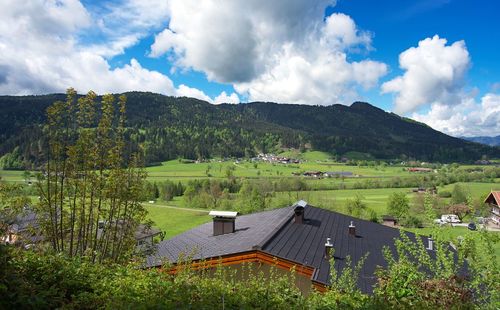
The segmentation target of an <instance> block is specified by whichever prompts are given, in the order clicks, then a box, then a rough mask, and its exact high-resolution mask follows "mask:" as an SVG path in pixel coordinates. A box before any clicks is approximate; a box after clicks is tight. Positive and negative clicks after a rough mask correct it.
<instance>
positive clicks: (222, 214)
mask: <svg viewBox="0 0 500 310" xmlns="http://www.w3.org/2000/svg"><path fill="white" fill-rule="evenodd" d="M208 215H210V216H213V217H214V218H213V219H214V236H218V235H225V234H230V233H234V231H235V220H236V215H238V212H234V211H210V213H209V214H208Z"/></svg>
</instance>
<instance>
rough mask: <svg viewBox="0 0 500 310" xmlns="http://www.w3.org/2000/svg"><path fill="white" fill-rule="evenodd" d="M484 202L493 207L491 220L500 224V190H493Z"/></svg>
mask: <svg viewBox="0 0 500 310" xmlns="http://www.w3.org/2000/svg"><path fill="white" fill-rule="evenodd" d="M484 203H487V204H489V206H490V208H491V210H490V220H491V221H492V222H493V223H494V224H496V225H500V191H491V192H490V194H489V195H488V197H486V199H485V200H484Z"/></svg>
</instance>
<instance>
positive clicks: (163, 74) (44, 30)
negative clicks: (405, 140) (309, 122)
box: [0, 0, 500, 136]
mask: <svg viewBox="0 0 500 310" xmlns="http://www.w3.org/2000/svg"><path fill="white" fill-rule="evenodd" d="M0 6H1V9H0V94H2V95H30V94H47V93H54V92H64V91H65V89H67V88H68V87H74V88H76V89H77V90H78V92H80V93H86V92H87V91H89V90H93V91H95V92H97V93H100V94H103V93H119V92H125V91H151V92H155V93H161V94H165V95H169V96H188V97H195V98H199V99H202V100H206V101H208V102H210V103H212V104H220V103H234V104H237V103H246V102H252V101H269V102H278V103H293V104H309V105H332V104H345V105H350V104H351V103H352V102H354V101H366V102H369V103H371V104H373V105H375V106H377V107H380V108H381V109H383V110H385V111H388V112H394V113H396V114H398V115H401V116H405V117H410V118H412V119H415V120H418V121H421V122H424V123H426V124H428V125H429V126H431V127H433V128H435V129H437V130H440V131H442V132H445V133H447V134H450V135H453V136H496V135H500V59H499V58H500V56H499V55H500V53H499V52H498V51H499V50H500V31H499V30H500V18H498V12H500V2H499V1H494V0H476V1H470V0H419V1H410V0H398V1H396V0H391V1H389V0H377V1H371V0H337V1H334V0H273V1H269V0H148V1H143V0H113V1H96V0H80V1H79V0H30V1H18V0H0Z"/></svg>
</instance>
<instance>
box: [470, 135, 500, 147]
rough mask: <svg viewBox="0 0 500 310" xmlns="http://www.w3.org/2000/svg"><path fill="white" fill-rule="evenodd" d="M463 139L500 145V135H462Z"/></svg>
mask: <svg viewBox="0 0 500 310" xmlns="http://www.w3.org/2000/svg"><path fill="white" fill-rule="evenodd" d="M461 139H464V140H467V141H472V142H476V143H481V144H485V145H490V146H500V136H496V137H461Z"/></svg>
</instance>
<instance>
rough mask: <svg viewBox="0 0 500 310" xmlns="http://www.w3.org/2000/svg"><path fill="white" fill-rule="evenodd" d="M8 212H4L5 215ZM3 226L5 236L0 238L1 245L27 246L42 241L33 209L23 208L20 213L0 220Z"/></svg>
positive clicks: (40, 230) (38, 223)
mask: <svg viewBox="0 0 500 310" xmlns="http://www.w3.org/2000/svg"><path fill="white" fill-rule="evenodd" d="M8 213H9V212H5V213H4V215H7V214H8ZM0 221H1V222H2V224H4V225H5V228H6V229H5V234H4V235H3V236H0V240H1V242H3V243H9V244H19V245H24V246H29V245H31V244H35V243H38V242H40V241H42V240H43V236H42V229H41V227H40V222H39V220H38V216H37V214H36V213H35V211H34V210H33V209H31V208H30V207H29V206H25V207H24V208H23V210H22V212H20V213H18V214H14V215H12V216H10V217H8V218H2V219H1V220H0Z"/></svg>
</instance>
